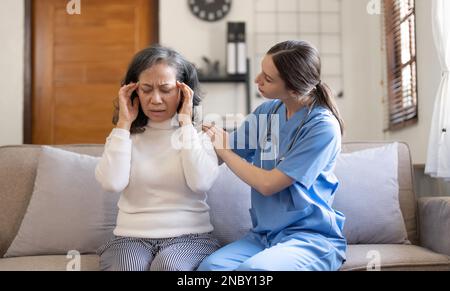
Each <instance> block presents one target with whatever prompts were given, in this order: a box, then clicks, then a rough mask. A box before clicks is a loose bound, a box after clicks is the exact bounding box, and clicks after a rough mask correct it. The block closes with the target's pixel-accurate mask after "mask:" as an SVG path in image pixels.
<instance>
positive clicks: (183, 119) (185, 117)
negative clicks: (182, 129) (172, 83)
mask: <svg viewBox="0 0 450 291" xmlns="http://www.w3.org/2000/svg"><path fill="white" fill-rule="evenodd" d="M177 87H178V88H179V89H180V93H181V96H180V97H181V100H180V102H182V104H181V108H180V110H179V111H178V120H179V122H180V126H185V125H190V124H192V110H193V108H194V91H193V90H192V89H191V87H189V86H188V85H186V84H185V83H181V82H178V81H177Z"/></svg>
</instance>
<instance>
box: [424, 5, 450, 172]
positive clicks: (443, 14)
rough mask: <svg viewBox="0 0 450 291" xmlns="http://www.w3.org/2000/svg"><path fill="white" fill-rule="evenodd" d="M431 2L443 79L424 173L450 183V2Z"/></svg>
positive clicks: (434, 33)
mask: <svg viewBox="0 0 450 291" xmlns="http://www.w3.org/2000/svg"><path fill="white" fill-rule="evenodd" d="M432 1H433V3H432V5H433V8H432V13H433V15H432V22H433V35H434V42H435V45H436V48H437V51H438V55H439V61H440V64H441V69H442V80H441V84H440V86H439V89H438V91H437V96H436V101H435V102H436V103H435V105H434V112H433V118H432V124H431V131H430V140H429V144H428V160H427V166H426V169H425V173H426V174H429V175H431V176H432V177H435V178H443V179H445V180H447V181H450V0H432Z"/></svg>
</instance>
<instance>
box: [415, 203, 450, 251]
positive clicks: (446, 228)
mask: <svg viewBox="0 0 450 291" xmlns="http://www.w3.org/2000/svg"><path fill="white" fill-rule="evenodd" d="M419 233H420V243H421V245H422V246H423V247H425V248H428V249H430V250H432V251H435V252H437V253H441V254H446V255H448V256H450V197H436V198H421V199H419Z"/></svg>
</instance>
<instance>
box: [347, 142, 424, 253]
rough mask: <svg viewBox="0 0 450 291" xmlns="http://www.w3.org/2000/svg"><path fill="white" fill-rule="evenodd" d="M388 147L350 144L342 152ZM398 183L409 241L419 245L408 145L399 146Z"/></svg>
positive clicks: (375, 144)
mask: <svg viewBox="0 0 450 291" xmlns="http://www.w3.org/2000/svg"><path fill="white" fill-rule="evenodd" d="M383 145H386V143H383V142H380V143H370V142H350V143H344V144H343V146H342V152H344V153H349V152H354V151H360V150H364V149H369V148H376V147H380V146H383ZM398 183H399V200H400V209H401V210H402V214H403V219H404V221H405V226H406V232H407V233H408V239H409V241H410V242H411V243H412V244H415V245H418V244H419V238H418V234H417V216H416V212H417V200H416V196H415V193H414V190H413V170H412V163H411V155H410V151H409V147H408V145H407V144H406V143H399V144H398Z"/></svg>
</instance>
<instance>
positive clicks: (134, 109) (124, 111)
mask: <svg viewBox="0 0 450 291" xmlns="http://www.w3.org/2000/svg"><path fill="white" fill-rule="evenodd" d="M138 87H139V83H130V84H128V85H124V86H122V88H120V90H119V121H118V122H117V127H118V128H122V129H126V130H130V128H131V124H132V123H133V122H134V121H135V120H136V118H137V117H138V113H139V98H135V99H134V100H133V102H131V95H132V94H133V92H134V91H135V90H136V89H137V88H138Z"/></svg>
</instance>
